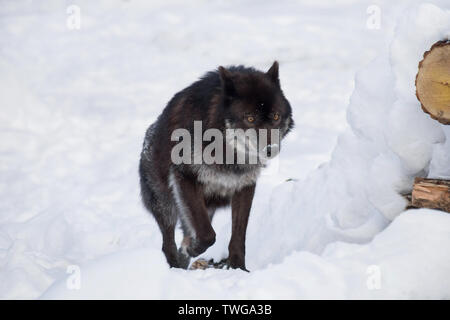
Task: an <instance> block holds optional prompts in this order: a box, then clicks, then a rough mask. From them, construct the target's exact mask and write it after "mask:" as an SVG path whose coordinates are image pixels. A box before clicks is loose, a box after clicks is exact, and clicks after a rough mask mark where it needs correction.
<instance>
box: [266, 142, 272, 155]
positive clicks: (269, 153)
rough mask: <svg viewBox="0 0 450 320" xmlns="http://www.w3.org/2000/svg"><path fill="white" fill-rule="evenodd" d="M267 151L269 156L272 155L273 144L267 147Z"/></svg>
mask: <svg viewBox="0 0 450 320" xmlns="http://www.w3.org/2000/svg"><path fill="white" fill-rule="evenodd" d="M266 153H267V156H268V157H271V156H272V146H271V145H270V144H269V145H268V146H267V147H266Z"/></svg>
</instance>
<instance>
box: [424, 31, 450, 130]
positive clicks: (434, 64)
mask: <svg viewBox="0 0 450 320" xmlns="http://www.w3.org/2000/svg"><path fill="white" fill-rule="evenodd" d="M416 96H417V99H419V101H420V103H421V105H422V109H423V111H424V112H426V113H428V114H430V116H431V118H433V119H435V120H437V121H439V122H440V123H442V124H446V125H448V124H450V40H447V41H439V42H437V43H435V44H434V45H433V46H432V47H431V49H430V50H429V51H427V52H425V54H424V55H423V60H422V61H420V63H419V71H418V73H417V76H416Z"/></svg>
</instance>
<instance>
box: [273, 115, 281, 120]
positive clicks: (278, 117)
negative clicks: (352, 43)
mask: <svg viewBox="0 0 450 320" xmlns="http://www.w3.org/2000/svg"><path fill="white" fill-rule="evenodd" d="M279 119H280V115H279V114H278V113H275V114H274V115H273V120H275V121H278V120H279Z"/></svg>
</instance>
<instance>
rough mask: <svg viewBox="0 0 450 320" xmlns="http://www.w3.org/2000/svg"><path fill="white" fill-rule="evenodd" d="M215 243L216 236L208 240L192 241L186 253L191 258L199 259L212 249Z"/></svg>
mask: <svg viewBox="0 0 450 320" xmlns="http://www.w3.org/2000/svg"><path fill="white" fill-rule="evenodd" d="M214 242H216V235H215V234H214V235H213V236H211V237H210V238H207V239H192V240H191V241H190V242H189V245H188V246H187V247H186V251H187V253H188V254H189V255H190V256H191V257H197V256H198V255H200V254H202V253H203V252H205V251H206V249H208V248H209V247H211V246H212V245H213V244H214Z"/></svg>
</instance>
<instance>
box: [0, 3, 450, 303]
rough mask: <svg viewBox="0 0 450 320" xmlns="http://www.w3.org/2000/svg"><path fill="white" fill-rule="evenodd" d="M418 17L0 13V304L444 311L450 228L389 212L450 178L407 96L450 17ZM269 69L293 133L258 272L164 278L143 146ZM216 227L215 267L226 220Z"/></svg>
mask: <svg viewBox="0 0 450 320" xmlns="http://www.w3.org/2000/svg"><path fill="white" fill-rule="evenodd" d="M446 2H447V3H446ZM418 3H420V2H418V1H396V2H395V4H392V3H391V2H389V1H352V0H345V1H320V2H317V1H277V2H268V3H262V2H261V1H194V2H190V4H187V2H185V1H176V2H174V1H171V2H169V1H151V2H150V1H133V0H128V1H96V2H95V4H94V2H92V1H75V0H74V1H67V2H63V1H45V2H44V1H42V2H37V1H6V0H4V1H1V2H0V96H1V102H0V103H1V111H2V112H1V113H0V130H1V140H0V159H1V162H0V177H1V179H0V192H1V197H2V198H1V200H2V201H1V202H0V298H6V299H14V298H38V297H41V298H49V299H50V298H198V299H204V298H267V299H270V298H344V299H345V298H447V299H448V298H450V277H448V273H449V271H450V250H448V248H449V247H450V216H449V215H448V214H445V213H441V212H437V211H433V210H415V211H406V212H403V208H404V202H403V199H402V198H401V197H400V196H398V192H403V191H407V190H408V189H410V188H411V184H412V179H413V177H414V176H417V175H421V176H427V175H429V176H434V177H443V178H445V177H446V178H449V177H450V166H449V163H450V128H449V127H444V126H442V125H439V124H438V123H437V122H435V121H433V120H431V119H430V118H429V117H428V116H427V115H426V114H424V113H423V112H422V111H421V110H420V107H419V105H418V102H417V100H416V98H415V95H414V77H415V74H416V72H417V64H418V62H419V61H420V60H421V55H422V54H423V52H424V51H426V50H428V48H429V47H430V46H431V44H433V43H434V42H436V41H437V40H440V39H442V38H445V37H447V38H448V37H449V36H450V13H449V11H448V9H449V4H448V1H433V3H435V4H437V5H438V6H439V7H441V9H439V8H438V7H436V6H434V5H430V4H425V5H417V4H418ZM71 4H75V5H78V6H79V8H80V9H81V18H82V20H81V21H82V24H81V29H80V30H70V29H69V28H67V26H66V20H67V17H68V14H67V13H66V9H67V7H68V6H69V5H71ZM373 4H375V5H378V6H379V8H380V9H381V11H380V13H381V16H380V17H381V25H380V29H377V30H371V29H369V28H367V26H366V21H367V19H368V17H369V15H368V14H367V11H366V10H367V8H368V7H369V6H370V5H373ZM376 57H378V58H377V59H376V60H374V61H372V62H371V60H372V59H374V58H376ZM274 59H277V60H278V61H280V64H281V67H280V68H281V70H280V72H281V81H282V86H283V88H284V91H285V94H286V96H287V97H288V99H289V100H290V102H291V104H292V105H293V108H294V117H295V121H296V129H295V131H294V132H293V133H292V134H291V135H290V136H289V137H288V138H287V141H285V143H284V149H283V151H282V156H281V158H280V160H279V165H277V163H276V162H275V163H274V166H273V168H272V169H273V170H270V171H269V172H268V173H267V174H265V175H264V176H263V177H262V178H261V179H260V181H259V184H258V189H257V193H256V197H255V200H254V205H253V209H252V214H251V218H250V222H249V228H248V237H247V267H248V268H249V269H250V270H251V271H252V272H251V273H245V272H243V271H237V270H207V271H184V270H174V269H169V268H168V266H167V264H166V263H165V259H164V257H163V254H162V252H161V251H160V247H161V236H160V233H159V230H158V228H157V226H156V223H155V222H154V221H153V218H152V217H151V216H150V215H149V214H148V213H146V212H145V210H144V209H143V208H142V205H141V204H140V199H139V188H138V176H137V163H138V157H139V152H140V148H141V144H142V139H143V135H144V133H145V129H146V128H147V126H148V125H149V124H150V123H151V122H152V121H153V120H154V119H155V118H156V116H157V115H158V114H159V113H160V111H161V110H162V108H163V107H164V105H165V103H167V101H168V100H169V99H170V97H171V96H172V95H173V94H174V93H175V92H176V91H178V90H180V89H182V88H183V87H185V86H186V85H188V84H189V83H191V82H192V81H193V80H194V79H196V78H197V77H199V76H200V75H201V74H202V73H204V72H205V71H207V70H210V69H213V68H216V67H217V66H218V65H222V64H223V65H229V64H239V63H244V64H247V65H253V66H256V67H258V68H268V67H269V66H270V64H271V62H272V61H273V60H274ZM369 62H370V63H369ZM368 63H369V64H368ZM366 64H368V65H367V67H364V66H365V65H366ZM363 67H364V68H363ZM361 69H362V70H361ZM357 70H361V71H359V72H358V73H357V74H356V81H355V82H354V81H353V79H354V77H355V73H356V71H357ZM354 83H355V85H354ZM353 89H355V90H354V92H353V94H352V91H353ZM351 94H352V95H351ZM350 95H351V98H350ZM346 116H347V121H348V124H347V122H346V118H345V117H346ZM338 136H339V138H338V139H337V137H338ZM336 141H337V144H336ZM322 163H324V164H322ZM321 164H322V165H321ZM319 165H320V167H319V168H317V167H318V166H319ZM316 168H317V169H316ZM287 178H295V179H297V180H298V181H291V182H285V180H286V179H287ZM402 212H403V213H402ZM391 221H393V222H392V223H391ZM213 225H214V228H215V229H216V232H217V235H218V238H217V242H216V244H215V245H214V246H213V247H212V248H210V249H209V250H208V251H207V252H206V253H205V254H204V255H203V256H204V257H213V258H216V259H220V258H223V257H225V256H226V253H227V252H226V251H227V250H226V248H227V242H228V239H229V236H230V216H229V212H228V211H227V210H223V212H220V213H218V214H216V217H215V221H214V224H213ZM177 237H178V238H179V237H180V234H177ZM71 265H79V266H80V270H81V278H80V280H81V282H80V285H81V287H80V289H78V290H77V289H75V290H74V289H71V286H67V282H66V278H67V277H68V276H69V279H71V278H72V279H73V275H68V274H67V273H66V270H67V267H68V266H71Z"/></svg>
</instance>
